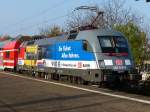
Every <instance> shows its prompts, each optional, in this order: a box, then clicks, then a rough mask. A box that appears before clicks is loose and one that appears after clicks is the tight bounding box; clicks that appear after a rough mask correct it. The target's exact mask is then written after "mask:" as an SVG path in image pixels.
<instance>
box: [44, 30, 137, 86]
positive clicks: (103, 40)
mask: <svg viewBox="0 0 150 112" xmlns="http://www.w3.org/2000/svg"><path fill="white" fill-rule="evenodd" d="M66 36H67V38H66V39H64V40H63V41H56V42H54V43H53V44H51V45H50V46H48V47H47V50H46V52H45V57H43V59H42V60H43V66H44V68H45V72H46V73H47V74H50V77H51V78H55V79H61V78H62V77H63V78H64V77H67V79H69V80H71V82H72V81H76V82H84V83H86V84H87V83H88V82H92V83H102V82H107V83H114V82H121V81H127V82H128V81H138V80H139V79H140V76H139V75H138V74H137V73H136V72H135V67H134V61H133V58H132V55H131V50H130V47H129V44H128V41H127V39H126V38H125V36H124V35H123V34H121V33H120V32H117V31H113V30H109V29H87V30H78V31H72V32H71V33H70V34H69V35H66Z"/></svg>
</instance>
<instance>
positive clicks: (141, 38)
mask: <svg viewBox="0 0 150 112" xmlns="http://www.w3.org/2000/svg"><path fill="white" fill-rule="evenodd" d="M114 28H115V29H116V30H118V31H120V32H122V33H123V34H124V35H125V36H126V38H127V39H128V41H129V43H130V46H131V52H132V54H133V57H134V59H135V62H136V64H138V65H139V64H142V62H143V61H144V59H145V46H146V44H147V39H146V33H145V32H142V31H141V30H140V28H139V27H138V26H137V25H135V24H134V23H131V22H128V23H127V24H125V25H116V26H115V27H114Z"/></svg>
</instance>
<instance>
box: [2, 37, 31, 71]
mask: <svg viewBox="0 0 150 112" xmlns="http://www.w3.org/2000/svg"><path fill="white" fill-rule="evenodd" d="M26 39H29V38H27V36H22V37H20V38H17V39H15V40H13V41H11V42H9V43H7V44H6V45H4V47H3V63H4V69H14V70H16V67H17V63H18V54H19V52H20V50H21V49H19V48H20V45H21V43H22V42H23V41H25V40H26ZM22 55H24V54H22Z"/></svg>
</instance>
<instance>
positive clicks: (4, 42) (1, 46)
mask: <svg viewBox="0 0 150 112" xmlns="http://www.w3.org/2000/svg"><path fill="white" fill-rule="evenodd" d="M10 41H11V39H10V40H5V41H2V42H0V48H3V46H4V45H5V44H6V43H8V42H10Z"/></svg>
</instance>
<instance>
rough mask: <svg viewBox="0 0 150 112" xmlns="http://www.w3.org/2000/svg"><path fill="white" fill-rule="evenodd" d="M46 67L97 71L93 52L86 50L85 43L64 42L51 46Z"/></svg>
mask: <svg viewBox="0 0 150 112" xmlns="http://www.w3.org/2000/svg"><path fill="white" fill-rule="evenodd" d="M44 61H45V62H46V63H45V66H47V67H56V68H68V69H69V68H70V69H97V65H96V60H95V56H94V53H93V52H87V51H85V49H84V46H83V41H82V40H77V41H64V42H58V43H56V44H54V45H52V46H49V47H48V48H47V51H46V59H45V60H44Z"/></svg>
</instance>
